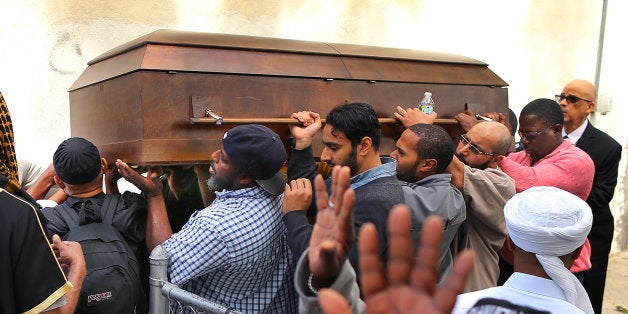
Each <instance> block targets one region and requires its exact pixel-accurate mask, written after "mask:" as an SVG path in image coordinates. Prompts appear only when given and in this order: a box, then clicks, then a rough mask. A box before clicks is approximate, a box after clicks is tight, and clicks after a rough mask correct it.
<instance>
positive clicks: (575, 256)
mask: <svg viewBox="0 0 628 314" xmlns="http://www.w3.org/2000/svg"><path fill="white" fill-rule="evenodd" d="M583 247H584V245H582V246H580V247H579V248H577V249H576V250H574V251H573V253H571V259H572V260H574V261H575V260H577V259H578V257H580V253H582V248H583Z"/></svg>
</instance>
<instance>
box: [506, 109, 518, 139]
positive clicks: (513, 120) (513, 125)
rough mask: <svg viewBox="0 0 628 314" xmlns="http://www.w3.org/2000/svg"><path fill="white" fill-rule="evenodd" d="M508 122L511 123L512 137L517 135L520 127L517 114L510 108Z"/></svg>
mask: <svg viewBox="0 0 628 314" xmlns="http://www.w3.org/2000/svg"><path fill="white" fill-rule="evenodd" d="M508 121H509V122H510V135H515V133H517V128H518V127H519V121H518V120H517V115H516V114H515V112H514V111H512V109H510V108H508Z"/></svg>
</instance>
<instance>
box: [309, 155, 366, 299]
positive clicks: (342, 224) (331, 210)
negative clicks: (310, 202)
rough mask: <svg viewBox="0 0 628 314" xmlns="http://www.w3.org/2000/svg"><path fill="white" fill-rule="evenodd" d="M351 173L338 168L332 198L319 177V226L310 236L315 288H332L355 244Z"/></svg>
mask: <svg viewBox="0 0 628 314" xmlns="http://www.w3.org/2000/svg"><path fill="white" fill-rule="evenodd" d="M350 173H351V170H350V169H349V167H340V166H335V167H334V169H333V171H332V187H331V191H332V195H330V196H328V195H327V190H326V185H325V182H324V180H323V178H322V177H321V176H320V175H318V176H317V177H316V180H315V182H314V185H315V186H316V207H317V208H318V213H317V214H316V224H314V228H313V229H312V235H311V236H310V250H309V251H308V261H309V268H310V271H311V272H312V280H311V283H312V286H313V287H314V288H316V289H320V288H322V287H328V286H330V285H331V284H332V283H333V281H334V280H335V279H336V276H338V274H339V273H340V270H341V269H342V266H343V264H344V263H345V261H346V259H347V256H348V255H349V249H350V248H351V246H352V245H353V243H354V241H355V233H354V230H353V202H354V200H355V193H354V191H353V190H352V189H350V188H349V183H350V176H351V174H350Z"/></svg>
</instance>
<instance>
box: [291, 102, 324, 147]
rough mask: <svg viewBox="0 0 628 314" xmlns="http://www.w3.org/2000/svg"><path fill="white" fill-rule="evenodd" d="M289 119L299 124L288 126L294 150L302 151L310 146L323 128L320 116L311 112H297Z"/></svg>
mask: <svg viewBox="0 0 628 314" xmlns="http://www.w3.org/2000/svg"><path fill="white" fill-rule="evenodd" d="M290 118H293V119H295V120H296V121H298V122H299V123H298V124H291V125H290V133H291V134H292V136H293V137H294V139H295V145H294V148H295V149H304V148H307V147H309V146H310V145H312V139H313V138H314V136H315V135H316V133H317V132H318V131H319V130H320V129H321V127H322V126H323V123H322V121H321V115H320V114H318V113H316V112H312V111H299V112H295V113H293V114H292V115H291V116H290Z"/></svg>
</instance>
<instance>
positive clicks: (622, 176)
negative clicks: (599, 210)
mask: <svg viewBox="0 0 628 314" xmlns="http://www.w3.org/2000/svg"><path fill="white" fill-rule="evenodd" d="M622 169H623V171H622ZM618 173H619V177H618V178H617V186H616V187H615V196H617V197H614V198H613V200H614V202H613V203H614V204H611V205H612V207H611V208H612V209H615V210H613V215H614V216H615V239H614V240H615V243H616V244H615V247H614V249H617V250H619V251H625V250H626V249H627V248H628V139H627V140H626V143H624V149H623V151H622V160H621V162H620V163H619V171H618Z"/></svg>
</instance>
